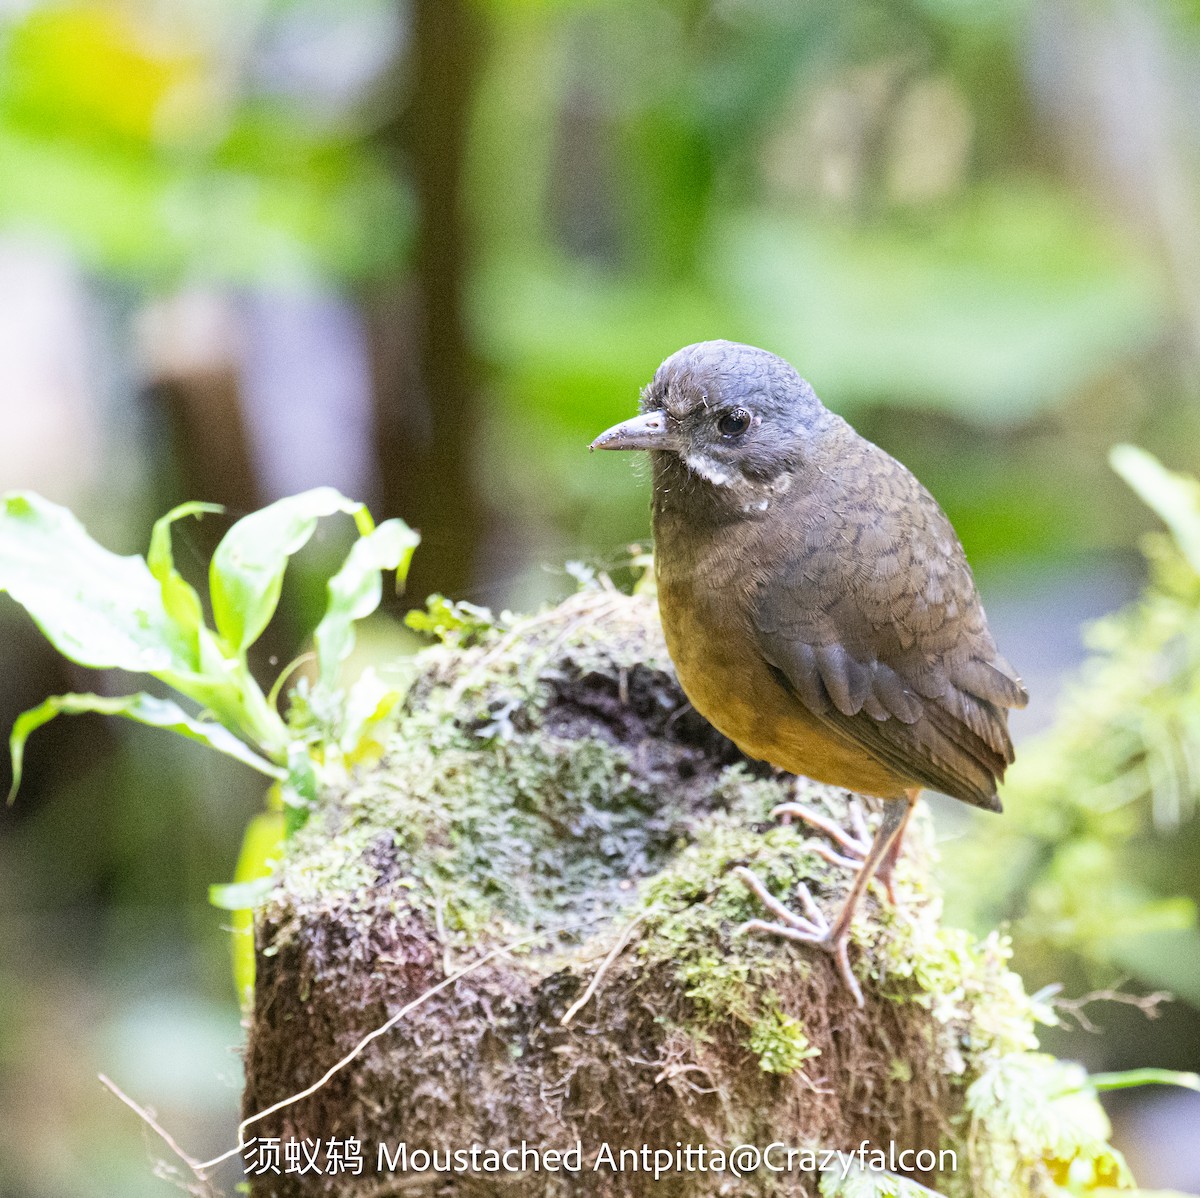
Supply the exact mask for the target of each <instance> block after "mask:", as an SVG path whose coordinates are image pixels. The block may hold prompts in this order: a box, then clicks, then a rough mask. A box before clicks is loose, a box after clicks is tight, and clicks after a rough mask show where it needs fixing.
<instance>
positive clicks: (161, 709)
mask: <svg viewBox="0 0 1200 1198" xmlns="http://www.w3.org/2000/svg"><path fill="white" fill-rule="evenodd" d="M85 711H96V712H99V713H100V714H102V715H118V716H123V717H124V718H125V719H129V720H136V721H137V722H138V723H139V724H148V725H150V726H151V727H153V728H164V729H166V730H167V731H169V732H176V733H178V734H179V735H180V736H186V737H187V738H188V739H189V740H194V741H198V742H199V743H200V744H204V745H207V746H208V747H209V748H210V749H216V750H217V752H219V753H224V754H225V755H226V756H228V757H233V758H235V759H236V760H238V761H241V762H244V763H245V764H246V765H249V766H252V767H253V768H254V769H256V770H258V771H259V772H260V773H264V774H267V775H269V776H270V777H272V778H280V777H282V776H283V771H282V770H281V769H279V767H278V766H274V765H272V764H271V763H270V762H269V761H267V760H265V759H264V758H262V757H260V756H259V755H258V754H257V753H255V752H254V751H253V750H252V749H251V748H249V746H247V745H246V744H245V743H243V742H242V741H240V740H238V738H237V737H236V736H234V735H233V733H232V732H230V731H229V730H228V729H226V728H224V727H222V726H221V725H220V724H215V723H213V722H212V721H211V720H201V719H196V718H195V717H193V716H190V715H188V713H187V712H186V711H184V710H183V708H181V707H179V706H178V705H177V704H175V703H172V702H171V701H170V700H169V699H157V698H155V697H154V696H153V695H147V694H145V693H142V692H139V693H138V694H136V695H121V696H120V697H118V698H108V697H106V696H104V695H92V694H71V695H52V696H51V697H50V698H49V699H46V700H45V701H44V702H43V703H41V704H39V705H38V706H37V707H33V708H31V709H30V710H29V711H25V712H22V713H21V714H20V715H19V716H18V717H17V719H16V722H15V723H14V724H13V730H12V735H11V736H10V737H9V749H10V751H11V754H12V772H13V782H12V789H11V790H10V791H9V792H8V801H9V802H10V803H11V802H12V801H13V799H14V798H15V797H16V794H17V788H18V787H19V786H20V785H21V773H22V769H23V766H24V759H25V742H26V741H27V740H28V739H29V737H30V735H31V734H32V733H33V732H35V731H36V730H37V729H38V728H40V727H41V726H42V725H43V724H47V723H49V722H50V721H51V720H52V719H54V718H55V717H56V716H59V715H64V714H66V715H78V714H80V713H81V712H85Z"/></svg>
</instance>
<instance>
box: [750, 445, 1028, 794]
mask: <svg viewBox="0 0 1200 1198" xmlns="http://www.w3.org/2000/svg"><path fill="white" fill-rule="evenodd" d="M845 433H846V434H848V438H847V441H846V443H845V444H843V445H841V446H839V447H838V450H839V451H838V454H837V456H836V458H835V459H834V460H837V461H838V464H839V465H838V471H837V477H836V478H833V477H831V476H829V475H823V476H821V479H820V481H819V482H818V485H817V486H816V487H815V489H813V490H810V491H809V492H808V493H807V494H804V495H801V496H797V497H796V500H795V501H794V504H795V506H796V507H798V508H800V509H802V510H800V511H797V512H795V513H792V515H793V519H792V520H791V521H790V523H792V525H793V526H794V527H798V528H802V529H804V530H805V531H804V534H803V542H802V543H797V544H795V545H794V546H792V547H791V548H790V550H789V553H788V554H787V556H786V557H785V560H784V561H783V563H782V564H781V566H780V567H777V568H776V569H775V570H773V571H772V572H771V576H770V577H769V578H768V579H765V580H764V581H763V582H761V583H760V585H759V587H758V594H757V598H756V605H755V614H754V621H755V626H756V629H755V630H756V633H757V636H758V642H759V647H760V648H761V650H762V652H763V654H764V656H765V657H766V659H767V660H768V662H769V663H770V664H771V665H772V667H773V668H774V670H775V672H776V673H777V675H779V676H781V680H783V681H785V682H786V684H787V685H788V687H789V688H790V689H791V690H792V691H793V692H794V693H795V694H796V695H797V696H798V697H799V699H800V701H801V702H802V703H803V704H804V705H805V707H806V708H808V710H809V711H811V712H812V713H813V714H814V715H816V716H818V717H820V719H821V720H822V721H823V722H825V723H826V724H827V725H828V726H829V727H830V728H832V729H834V730H835V731H837V732H838V733H839V734H841V735H842V736H844V737H845V738H846V739H848V740H850V741H851V742H853V743H855V744H857V745H859V746H861V747H862V748H863V749H865V750H866V751H867V752H868V753H870V754H871V755H872V756H873V757H875V758H876V759H877V760H879V761H881V762H883V763H884V764H886V765H887V766H889V767H890V768H891V769H893V770H894V771H895V772H897V773H899V774H900V775H901V776H902V777H906V778H911V779H912V780H913V783H914V785H924V786H931V787H933V788H934V789H936V790H940V791H942V792H944V793H946V794H949V795H953V796H954V797H955V798H959V799H962V800H964V801H965V802H968V803H973V804H975V805H977V806H981V807H987V808H990V809H993V810H999V806H1000V805H999V800H998V799H997V798H996V782H997V780H998V779H999V778H1001V777H1002V776H1003V774H1004V770H1005V767H1006V766H1007V765H1008V764H1009V763H1010V762H1011V761H1012V759H1013V749H1012V741H1011V740H1010V739H1009V735H1008V716H1007V711H1006V709H1007V708H1010V707H1023V706H1024V705H1025V703H1026V701H1027V698H1028V696H1027V695H1026V692H1025V689H1024V687H1023V686H1022V685H1021V682H1020V679H1019V678H1018V677H1017V675H1016V673H1015V672H1014V671H1013V669H1012V667H1011V666H1010V665H1009V664H1008V663H1007V662H1006V661H1005V660H1004V658H1003V657H1001V656H1000V654H999V653H998V652H997V650H996V644H995V642H994V641H993V639H992V635H991V633H990V632H989V631H988V626H987V619H986V617H985V616H984V612H983V608H982V606H981V605H980V602H979V596H978V594H977V593H976V590H975V582H974V579H973V577H972V575H971V570H970V567H969V566H968V565H967V561H966V557H965V555H964V554H963V550H962V546H961V545H960V544H959V543H958V538H957V537H956V536H955V533H954V529H953V528H952V527H951V525H950V521H949V520H948V519H947V518H946V515H945V513H944V512H942V510H941V508H939V507H938V505H937V503H936V501H935V500H934V498H933V497H932V496H931V495H930V494H929V492H928V491H926V490H925V488H924V487H922V486H921V484H920V483H919V482H917V480H916V479H915V478H914V477H913V475H912V474H911V473H910V472H909V471H908V470H907V469H905V467H904V466H902V465H901V464H900V463H899V462H897V461H895V460H894V459H893V458H891V457H889V456H888V455H887V454H886V453H884V452H883V451H882V450H881V449H879V448H877V447H876V446H874V445H872V444H871V443H870V442H869V441H865V440H864V439H862V438H861V437H858V436H857V434H855V433H854V432H853V431H852V430H850V429H849V427H848V426H845Z"/></svg>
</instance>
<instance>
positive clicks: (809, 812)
mask: <svg viewBox="0 0 1200 1198" xmlns="http://www.w3.org/2000/svg"><path fill="white" fill-rule="evenodd" d="M849 810H850V822H851V823H852V824H853V825H854V831H853V833H851V832H848V831H846V829H845V828H843V827H841V826H840V825H838V824H836V823H834V821H833V820H831V819H830V818H829V817H828V816H825V815H822V814H821V813H820V812H819V811H814V810H813V809H812V808H811V807H806V806H805V805H804V804H803V803H796V802H791V803H780V804H779V805H778V806H777V807H774V808H772V810H771V815H772V816H773V817H774V818H776V819H779V818H783V819H792V818H795V819H798V820H800V821H801V822H802V823H806V824H807V825H808V826H809V827H810V828H815V829H816V830H817V831H818V832H820V833H822V834H823V835H825V836H828V837H829V839H830V840H832V841H833V842H834V843H835V844H836V845H838V846H839V847H840V848H841V849H842V852H840V853H839V852H837V851H836V850H835V849H831V848H830V847H829V846H828V845H825V844H817V845H814V846H813V849H812V851H813V852H814V853H816V854H817V856H818V857H820V858H821V859H822V860H824V861H828V862H829V864H830V865H836V866H838V867H839V868H840V869H851V870H859V869H862V866H863V862H864V861H866V859H867V854H868V853H869V852H870V849H871V833H870V831H869V830H868V829H867V822H866V820H865V819H864V818H863V813H862V808H861V807H860V806H859V804H858V803H857V802H855V801H853V800H852V801H851V802H850V804H849ZM892 864H893V862H892V860H891V859H890V858H889V859H888V860H886V861H884V863H883V864H882V865H881V866H880V867H879V869H878V870H876V872H875V876H876V877H877V878H878V879H879V880H880V881H881V882H882V883H883V885H884V888H885V889H886V890H887V896H888V900H889V901H890V902H891V903H892V905H893V906H895V903H896V893H895V890H894V889H893V885H892Z"/></svg>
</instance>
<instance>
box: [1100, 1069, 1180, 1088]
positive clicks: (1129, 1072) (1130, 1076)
mask: <svg viewBox="0 0 1200 1198" xmlns="http://www.w3.org/2000/svg"><path fill="white" fill-rule="evenodd" d="M1088 1084H1089V1085H1090V1086H1091V1087H1092V1089H1094V1090H1128V1089H1131V1088H1132V1087H1134V1086H1182V1087H1183V1088H1184V1089H1185V1090H1197V1091H1200V1073H1179V1072H1177V1071H1176V1070H1174V1069H1126V1070H1125V1071H1124V1072H1122V1073H1093V1074H1092V1075H1091V1076H1090V1077H1089V1078H1088Z"/></svg>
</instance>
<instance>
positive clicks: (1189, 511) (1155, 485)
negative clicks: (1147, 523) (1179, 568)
mask: <svg viewBox="0 0 1200 1198" xmlns="http://www.w3.org/2000/svg"><path fill="white" fill-rule="evenodd" d="M1108 460H1109V462H1110V463H1111V464H1112V468H1113V469H1114V470H1115V471H1116V472H1117V473H1118V474H1119V475H1120V476H1121V477H1122V478H1123V479H1124V480H1125V481H1126V482H1127V483H1128V484H1129V485H1130V486H1131V487H1132V488H1133V490H1134V491H1136V492H1137V494H1138V497H1139V498H1140V499H1141V500H1142V502H1143V503H1145V504H1146V505H1147V506H1148V507H1150V508H1153V510H1154V511H1155V512H1156V513H1157V514H1158V515H1159V517H1160V518H1161V519H1162V521H1163V523H1164V524H1166V526H1167V527H1168V528H1169V529H1170V530H1171V535H1172V536H1174V538H1175V541H1176V543H1177V544H1178V545H1179V548H1180V550H1181V551H1182V553H1183V555H1184V556H1185V557H1186V558H1187V559H1188V562H1189V563H1190V564H1191V567H1192V569H1193V570H1195V571H1196V573H1197V574H1200V482H1197V480H1196V479H1194V478H1190V477H1188V475H1186V474H1176V473H1175V471H1173V470H1168V469H1167V468H1166V467H1165V466H1164V465H1163V464H1162V463H1161V462H1160V461H1159V460H1158V459H1157V458H1156V457H1155V456H1154V455H1153V454H1151V453H1147V452H1146V451H1145V450H1144V449H1139V448H1138V447H1137V446H1136V445H1115V446H1113V448H1112V450H1111V452H1110V453H1109V455H1108Z"/></svg>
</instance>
